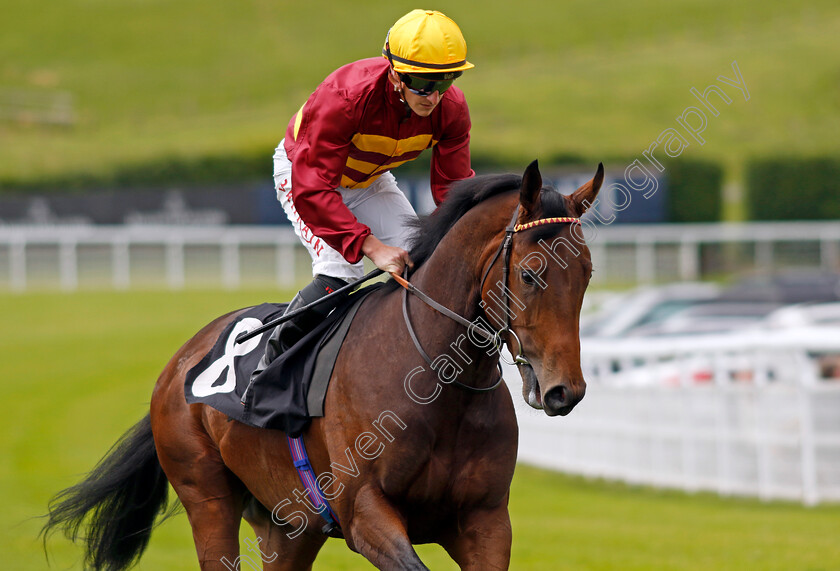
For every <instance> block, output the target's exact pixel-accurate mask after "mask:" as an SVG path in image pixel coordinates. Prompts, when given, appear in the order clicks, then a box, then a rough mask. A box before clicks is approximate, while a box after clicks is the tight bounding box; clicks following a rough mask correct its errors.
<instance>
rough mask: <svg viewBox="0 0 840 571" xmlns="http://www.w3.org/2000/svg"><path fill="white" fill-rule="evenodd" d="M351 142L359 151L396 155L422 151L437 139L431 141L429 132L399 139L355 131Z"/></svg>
mask: <svg viewBox="0 0 840 571" xmlns="http://www.w3.org/2000/svg"><path fill="white" fill-rule="evenodd" d="M352 142H353V144H354V145H355V146H356V148H357V149H359V150H360V151H364V152H366V153H379V154H380V155H388V156H390V157H396V156H399V155H402V154H405V153H410V152H412V151H422V150H423V149H425V148H427V147H428V146H429V143H432V144H434V143H437V141H432V135H431V133H427V134H425V135H415V136H413V137H409V138H407V139H399V140H397V139H392V138H391V137H386V136H384V135H363V134H362V133H356V134H355V135H354V136H353V140H352Z"/></svg>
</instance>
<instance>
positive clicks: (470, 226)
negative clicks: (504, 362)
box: [410, 205, 503, 370]
mask: <svg viewBox="0 0 840 571" xmlns="http://www.w3.org/2000/svg"><path fill="white" fill-rule="evenodd" d="M481 206H483V205H479V206H478V207H476V208H475V210H476V211H475V212H472V211H471V212H468V213H467V214H466V215H465V216H464V218H463V219H462V220H460V221H459V222H458V223H456V225H455V227H453V228H452V230H450V231H449V233H448V234H447V235H446V236H445V237H444V238H443V240H441V243H440V244H439V245H438V247H437V248H436V249H435V251H434V253H433V254H432V255H431V256H430V257H429V259H428V260H427V261H426V262H425V263H424V264H423V265H422V267H421V268H420V269H419V270H418V271H417V272H416V273H415V275H414V276H412V279H411V281H412V283H414V285H416V286H417V287H418V288H419V289H420V290H421V291H423V292H424V293H426V294H427V295H429V297H431V298H432V299H434V300H436V301H438V302H439V303H441V304H442V305H444V306H446V307H447V308H449V309H450V310H452V311H454V312H455V313H458V314H459V315H461V316H463V317H465V318H466V319H467V320H469V321H472V322H475V320H476V318H477V317H478V316H480V315H482V311H481V309H480V306H479V303H480V302H481V276H482V272H483V270H484V264H486V263H487V262H488V261H489V260H487V257H488V255H487V252H488V251H489V250H491V249H493V248H492V246H496V245H498V239H499V238H500V236H501V234H502V232H503V226H499V224H498V223H493V222H491V223H488V220H487V217H486V216H484V215H482V213H481V212H480V210H484V209H482V208H481ZM496 218H498V217H496ZM496 226H499V227H498V228H497V227H496ZM410 303H411V308H412V310H411V311H410V313H411V315H412V322H413V324H414V326H415V329H416V330H417V331H418V332H434V334H433V335H430V334H429V333H426V335H420V336H421V337H422V338H425V339H426V340H427V341H426V342H427V343H429V346H428V347H424V348H425V349H426V352H427V353H428V354H429V355H431V356H432V357H434V356H436V355H442V354H449V355H451V354H452V353H453V351H454V352H457V353H460V352H463V353H465V354H466V355H468V356H469V358H470V360H471V361H472V363H471V367H470V368H471V369H474V370H481V369H486V368H487V367H488V364H489V366H490V367H491V369H492V368H494V367H495V361H496V360H498V358H497V356H495V355H494V356H489V355H488V354H487V352H488V349H487V348H486V347H484V348H482V347H479V346H477V345H476V344H474V343H471V342H470V341H469V340H467V341H463V340H461V342H460V343H459V344H458V346H457V348H455V349H453V347H452V344H453V342H456V341H458V339H460V338H461V337H462V336H465V335H466V328H465V327H464V326H463V325H461V324H459V323H457V322H456V321H454V320H453V319H451V318H449V317H445V316H443V315H441V314H440V313H438V312H436V311H434V310H432V309H430V308H428V307H425V306H424V304H422V302H420V300H418V299H416V298H414V299H411V300H410ZM420 306H423V309H420ZM415 316H417V317H415ZM429 339H431V342H429V341H428V340H429Z"/></svg>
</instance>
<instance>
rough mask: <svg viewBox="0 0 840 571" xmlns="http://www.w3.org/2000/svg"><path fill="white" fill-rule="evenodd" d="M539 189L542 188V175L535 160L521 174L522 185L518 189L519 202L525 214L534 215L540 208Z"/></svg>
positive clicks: (526, 215)
mask: <svg viewBox="0 0 840 571" xmlns="http://www.w3.org/2000/svg"><path fill="white" fill-rule="evenodd" d="M540 190H542V175H541V174H540V167H539V165H538V164H537V161H534V162H532V163H531V164H530V165H528V168H526V169H525V174H524V175H522V186H521V187H520V189H519V203H520V204H521V205H522V208H523V209H524V210H525V213H524V214H525V216H523V218H527V217H528V215H536V214H537V212H539V209H540Z"/></svg>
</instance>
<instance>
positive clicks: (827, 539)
mask: <svg viewBox="0 0 840 571" xmlns="http://www.w3.org/2000/svg"><path fill="white" fill-rule="evenodd" d="M290 294H291V292H278V291H276V290H264V291H244V292H234V293H231V292H216V291H191V292H177V293H172V292H155V291H149V292H141V293H112V292H108V293H93V292H89V293H77V294H67V295H47V294H26V295H11V294H3V295H0V315H2V316H3V321H2V326H0V362H2V367H3V368H2V371H3V374H2V378H0V388H2V391H3V395H4V397H5V398H4V413H3V415H2V417H0V435H2V439H0V457H2V458H3V461H2V463H0V505H2V506H3V510H2V511H0V554H2V556H3V563H2V567H3V568H4V569H15V570H20V571H26V570H36V569H37V570H41V569H45V568H46V564H45V559H44V555H43V552H42V551H41V545H40V543H39V542H38V540H37V534H38V530H39V529H40V526H41V524H42V521H41V520H39V519H37V516H38V515H40V514H43V513H44V511H45V508H46V504H47V501H48V499H49V498H50V497H51V496H52V495H53V494H54V493H55V492H57V491H58V490H60V489H62V488H64V487H67V486H69V485H72V484H74V483H76V482H77V481H78V479H79V478H80V476H81V475H82V474H83V473H84V472H86V471H87V470H89V469H90V468H92V467H93V465H94V463H95V462H96V461H97V460H98V459H99V458H100V457H101V456H102V454H104V452H105V451H106V450H107V449H108V447H109V446H110V445H111V444H112V443H113V442H114V441H115V440H116V439H117V438H118V436H119V435H120V434H122V433H123V432H124V431H125V430H126V429H127V428H129V427H130V426H131V425H133V424H134V423H135V422H136V421H137V420H139V419H140V418H141V417H142V416H143V415H144V414H145V412H146V410H147V403H148V400H149V396H150V393H151V388H152V385H153V383H154V380H155V379H156V377H157V374H158V373H159V371H160V370H161V369H162V368H163V366H164V364H165V363H166V361H167V360H168V359H169V357H170V356H171V355H172V354H173V353H174V352H175V351H176V349H177V348H178V347H179V346H180V345H181V343H183V342H184V341H185V340H186V339H187V338H189V337H190V336H192V335H193V334H194V333H195V331H197V330H198V329H199V328H200V327H201V326H202V325H204V324H205V323H206V322H208V321H210V320H211V319H213V318H215V317H216V316H217V315H220V314H222V313H224V312H226V311H228V310H230V309H233V308H237V307H242V306H246V305H252V304H256V303H259V302H262V301H267V300H283V299H288V297H289V296H290ZM559 422H562V420H560V421H559ZM511 514H512V519H513V529H514V544H513V563H512V568H513V569H534V570H541V569H547V568H558V567H559V568H564V569H616V570H619V569H620V570H627V569H704V570H705V569H733V570H742V569H779V570H789V569H813V570H816V569H826V570H828V569H837V568H840V549H838V548H837V538H836V535H837V529H838V524H840V506H823V507H818V508H813V509H806V508H803V507H800V506H798V505H794V504H786V503H760V502H757V501H748V500H734V499H728V500H725V499H721V498H718V497H716V496H711V495H705V494H701V495H693V496H689V495H684V494H680V493H675V492H661V491H655V490H649V489H644V488H637V487H628V486H624V485H619V484H611V483H604V482H598V481H590V480H585V479H582V478H577V477H570V476H564V475H559V474H554V473H549V472H544V471H540V470H536V469H533V468H528V467H524V466H520V467H519V468H518V469H517V473H516V477H515V478H514V483H513V488H512V496H511ZM246 527H247V526H246ZM244 533H246V532H245V531H244V529H243V534H244ZM50 552H51V554H52V557H53V568H55V569H80V568H81V566H80V560H79V555H80V551H79V549H78V548H77V547H76V546H74V545H72V544H70V543H69V542H67V541H65V540H64V539H63V538H60V537H55V538H54V539H53V540H52V541H51V542H50ZM419 552H420V553H421V557H423V559H424V561H425V562H426V563H427V565H429V566H430V568H432V569H436V570H437V569H455V566H454V565H453V563H452V562H451V561H449V560H448V558H447V557H446V555H445V554H444V553H443V551H442V550H441V549H440V548H438V547H436V546H422V547H421V548H420V549H419ZM195 565H196V564H195V555H194V552H193V547H192V540H191V536H190V531H189V525H188V523H187V519H186V516H184V515H183V514H182V515H179V516H177V517H175V518H174V519H171V520H169V521H168V522H166V523H164V524H163V525H162V526H161V527H160V528H159V529H157V530H156V531H155V533H154V534H153V536H152V542H151V545H150V547H149V549H148V551H147V553H146V554H145V556H144V557H143V559H142V562H141V564H140V566H139V569H145V570H152V569H154V570H156V571H158V570H164V571H165V570H180V569H192V568H194V567H195ZM317 568H319V569H370V568H371V567H370V566H369V565H367V563H366V562H365V561H364V560H362V559H361V557H360V556H358V555H356V554H353V553H352V552H350V551H349V550H348V549H347V548H346V546H345V545H344V544H343V542H340V541H337V540H332V541H330V542H328V544H327V546H326V547H325V549H324V551H323V552H322V555H321V558H320V559H319V564H318V566H317Z"/></svg>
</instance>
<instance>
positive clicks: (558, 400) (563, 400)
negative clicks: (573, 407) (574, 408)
mask: <svg viewBox="0 0 840 571" xmlns="http://www.w3.org/2000/svg"><path fill="white" fill-rule="evenodd" d="M568 392H569V391H568V389H567V388H566V387H564V386H559V387H554V388H552V389H550V390H549V391H548V392H547V393H546V394H545V398H544V399H543V400H544V402H545V405H546V406H547V407H549V408H551V409H553V410H557V409H559V408H562V407H564V406H566V405H567V404H568Z"/></svg>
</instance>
